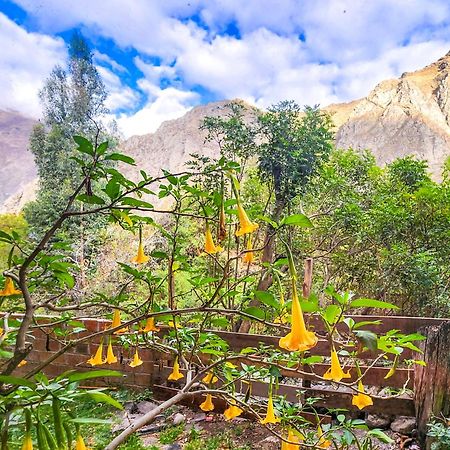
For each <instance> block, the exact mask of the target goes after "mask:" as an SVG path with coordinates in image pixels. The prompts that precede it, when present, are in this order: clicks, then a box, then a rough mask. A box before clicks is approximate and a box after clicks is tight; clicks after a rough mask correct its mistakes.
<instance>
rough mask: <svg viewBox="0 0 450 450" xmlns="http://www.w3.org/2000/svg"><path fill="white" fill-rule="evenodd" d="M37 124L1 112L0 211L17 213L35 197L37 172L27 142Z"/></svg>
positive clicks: (15, 115) (15, 114)
mask: <svg viewBox="0 0 450 450" xmlns="http://www.w3.org/2000/svg"><path fill="white" fill-rule="evenodd" d="M35 123H36V121H35V120H33V119H30V118H28V117H24V116H23V115H21V114H19V113H17V112H12V111H0V160H1V164H0V211H2V209H3V210H4V211H14V212H15V211H17V210H18V209H19V210H20V209H21V208H22V207H23V205H24V204H25V202H26V201H28V200H29V199H31V198H33V195H32V193H33V192H34V191H35V184H36V176H37V172H36V166H35V164H34V159H33V155H32V154H31V153H30V152H29V151H28V140H29V137H30V133H31V130H32V128H33V126H34V124H35ZM30 191H31V197H30ZM13 198H14V200H13ZM5 202H7V203H6V204H5ZM11 203H14V204H11ZM8 205H9V206H8ZM2 206H3V208H2Z"/></svg>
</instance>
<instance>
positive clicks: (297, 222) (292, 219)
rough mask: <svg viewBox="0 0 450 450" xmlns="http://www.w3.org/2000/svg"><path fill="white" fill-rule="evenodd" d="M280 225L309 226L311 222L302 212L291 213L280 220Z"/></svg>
mask: <svg viewBox="0 0 450 450" xmlns="http://www.w3.org/2000/svg"><path fill="white" fill-rule="evenodd" d="M280 225H294V226H296V227H302V228H311V227H312V226H313V224H312V222H311V221H310V220H309V218H308V217H307V216H305V215H304V214H293V215H292V216H287V217H285V218H284V219H282V220H281V222H280Z"/></svg>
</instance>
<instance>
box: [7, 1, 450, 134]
mask: <svg viewBox="0 0 450 450" xmlns="http://www.w3.org/2000/svg"><path fill="white" fill-rule="evenodd" d="M75 30H79V31H81V33H82V34H83V35H84V36H85V38H86V39H87V40H88V43H89V45H90V46H91V48H92V51H93V53H94V61H95V64H96V66H97V69H98V71H99V73H100V75H101V77H102V79H103V81H104V83H105V85H106V87H107V90H108V92H109V97H108V100H107V106H108V108H109V110H110V114H111V116H112V117H114V118H115V119H116V120H117V123H118V125H119V128H120V129H121V131H122V133H123V134H124V135H125V136H126V137H128V136H131V135H135V134H146V133H149V132H153V131H155V130H156V129H157V128H158V126H159V125H160V124H161V122H163V121H165V120H169V119H174V118H177V117H180V116H182V115H183V114H185V113H186V112H187V111H188V110H189V109H191V108H192V107H194V106H196V105H200V104H203V103H207V102H211V101H218V100H223V99H234V98H240V99H243V100H245V101H247V102H249V103H251V104H253V105H255V106H258V107H260V108H266V107H268V106H270V105H273V104H275V103H278V102H279V101H281V100H295V101H296V102H297V103H298V104H300V105H316V104H320V105H323V106H325V105H328V104H330V103H337V102H345V101H350V100H354V99H357V98H361V97H364V96H366V95H367V94H368V93H369V92H370V90H371V89H373V88H374V87H375V85H376V84H377V83H379V82H380V81H382V80H385V79H388V78H393V77H398V76H400V75H401V74H402V73H403V72H407V71H413V70H417V69H420V68H421V67H423V66H425V65H427V64H430V63H432V62H434V61H436V60H437V59H439V58H440V57H442V56H444V55H445V54H446V53H447V52H448V51H449V50H450V1H449V0H183V1H182V0H0V109H6V110H15V111H19V112H20V113H22V114H24V115H27V116H30V117H34V118H39V117H40V114H41V108H40V104H39V98H38V92H39V90H40V88H41V87H42V86H43V83H44V82H45V79H46V78H47V77H48V75H49V73H50V72H51V70H52V68H53V67H54V66H55V65H57V64H59V65H61V66H64V65H65V64H66V61H67V42H68V41H69V40H70V37H71V35H72V33H73V32H74V31H75Z"/></svg>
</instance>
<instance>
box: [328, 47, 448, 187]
mask: <svg viewBox="0 0 450 450" xmlns="http://www.w3.org/2000/svg"><path fill="white" fill-rule="evenodd" d="M449 83H450V53H448V54H447V55H446V56H444V57H443V58H441V59H439V60H438V61H436V62H435V63H433V64H430V65H429V66H427V67H425V68H423V69H421V70H418V71H415V72H407V73H404V74H403V75H402V76H401V77H400V78H398V79H393V80H386V81H383V82H381V83H380V84H378V85H377V86H376V87H375V89H373V90H372V91H371V92H370V94H369V95H368V96H367V97H365V98H363V99H360V100H357V101H354V102H351V103H349V104H341V105H330V106H329V107H327V108H326V110H328V111H330V112H331V113H333V112H334V113H335V116H334V120H335V123H336V125H337V126H338V131H337V134H336V146H337V147H339V148H348V147H353V148H354V149H364V148H369V149H371V150H372V151H373V153H374V155H375V157H376V159H377V162H378V163H380V164H385V163H389V162H391V161H392V160H394V159H396V158H398V157H402V156H406V155H415V156H417V157H418V158H420V159H426V160H427V161H428V164H429V168H430V171H431V173H432V174H433V175H434V177H435V178H437V179H439V178H440V173H441V170H442V164H443V163H444V161H445V159H446V158H447V157H448V156H449V155H450V84H449Z"/></svg>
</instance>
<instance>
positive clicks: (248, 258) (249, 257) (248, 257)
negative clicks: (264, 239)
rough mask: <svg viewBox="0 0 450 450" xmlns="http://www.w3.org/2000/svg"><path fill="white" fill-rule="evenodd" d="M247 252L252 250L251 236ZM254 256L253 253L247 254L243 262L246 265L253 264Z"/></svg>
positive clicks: (243, 257)
mask: <svg viewBox="0 0 450 450" xmlns="http://www.w3.org/2000/svg"><path fill="white" fill-rule="evenodd" d="M246 250H252V239H251V237H250V236H249V237H248V240H247V247H246ZM254 259H255V258H254V254H253V252H249V251H247V252H245V253H244V255H243V256H242V261H244V262H245V263H246V264H251V263H252V262H253V260H254Z"/></svg>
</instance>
